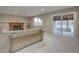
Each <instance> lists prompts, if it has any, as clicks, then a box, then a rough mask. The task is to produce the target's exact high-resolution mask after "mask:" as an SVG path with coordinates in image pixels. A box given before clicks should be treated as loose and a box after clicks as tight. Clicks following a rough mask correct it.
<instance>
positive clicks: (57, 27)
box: [54, 21, 61, 35]
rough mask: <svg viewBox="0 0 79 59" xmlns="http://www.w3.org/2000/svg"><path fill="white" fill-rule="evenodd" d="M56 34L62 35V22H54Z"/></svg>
mask: <svg viewBox="0 0 79 59" xmlns="http://www.w3.org/2000/svg"><path fill="white" fill-rule="evenodd" d="M54 34H57V35H61V21H54Z"/></svg>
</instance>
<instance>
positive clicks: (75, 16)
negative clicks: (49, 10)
mask: <svg viewBox="0 0 79 59" xmlns="http://www.w3.org/2000/svg"><path fill="white" fill-rule="evenodd" d="M67 14H73V15H74V39H76V18H77V11H73V12H65V13H60V14H54V15H51V25H53V21H52V20H53V19H52V18H53V16H62V15H67ZM52 30H54V28H53V26H51V31H52ZM52 33H53V31H52Z"/></svg>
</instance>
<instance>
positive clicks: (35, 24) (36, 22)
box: [34, 17, 43, 26]
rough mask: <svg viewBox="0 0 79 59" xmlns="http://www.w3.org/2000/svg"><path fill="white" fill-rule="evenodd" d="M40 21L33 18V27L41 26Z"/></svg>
mask: <svg viewBox="0 0 79 59" xmlns="http://www.w3.org/2000/svg"><path fill="white" fill-rule="evenodd" d="M42 24H43V23H42V20H41V19H40V18H38V17H37V18H34V26H42Z"/></svg>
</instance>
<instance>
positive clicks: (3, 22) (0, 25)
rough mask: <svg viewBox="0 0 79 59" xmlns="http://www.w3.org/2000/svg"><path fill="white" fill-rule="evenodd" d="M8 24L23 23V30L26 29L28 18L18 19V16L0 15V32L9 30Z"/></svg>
mask: <svg viewBox="0 0 79 59" xmlns="http://www.w3.org/2000/svg"><path fill="white" fill-rule="evenodd" d="M9 22H23V23H24V30H26V29H27V24H28V18H25V17H19V16H11V15H0V29H1V30H7V31H8V30H9V24H8V23H9Z"/></svg>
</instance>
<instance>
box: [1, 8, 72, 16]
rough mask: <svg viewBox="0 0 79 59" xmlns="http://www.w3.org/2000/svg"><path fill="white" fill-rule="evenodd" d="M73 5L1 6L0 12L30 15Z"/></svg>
mask: <svg viewBox="0 0 79 59" xmlns="http://www.w3.org/2000/svg"><path fill="white" fill-rule="evenodd" d="M71 7H73V6H0V13H1V14H8V15H17V16H26V17H30V16H36V15H40V14H42V13H44V14H45V13H48V12H53V11H57V10H63V9H67V8H71Z"/></svg>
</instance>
